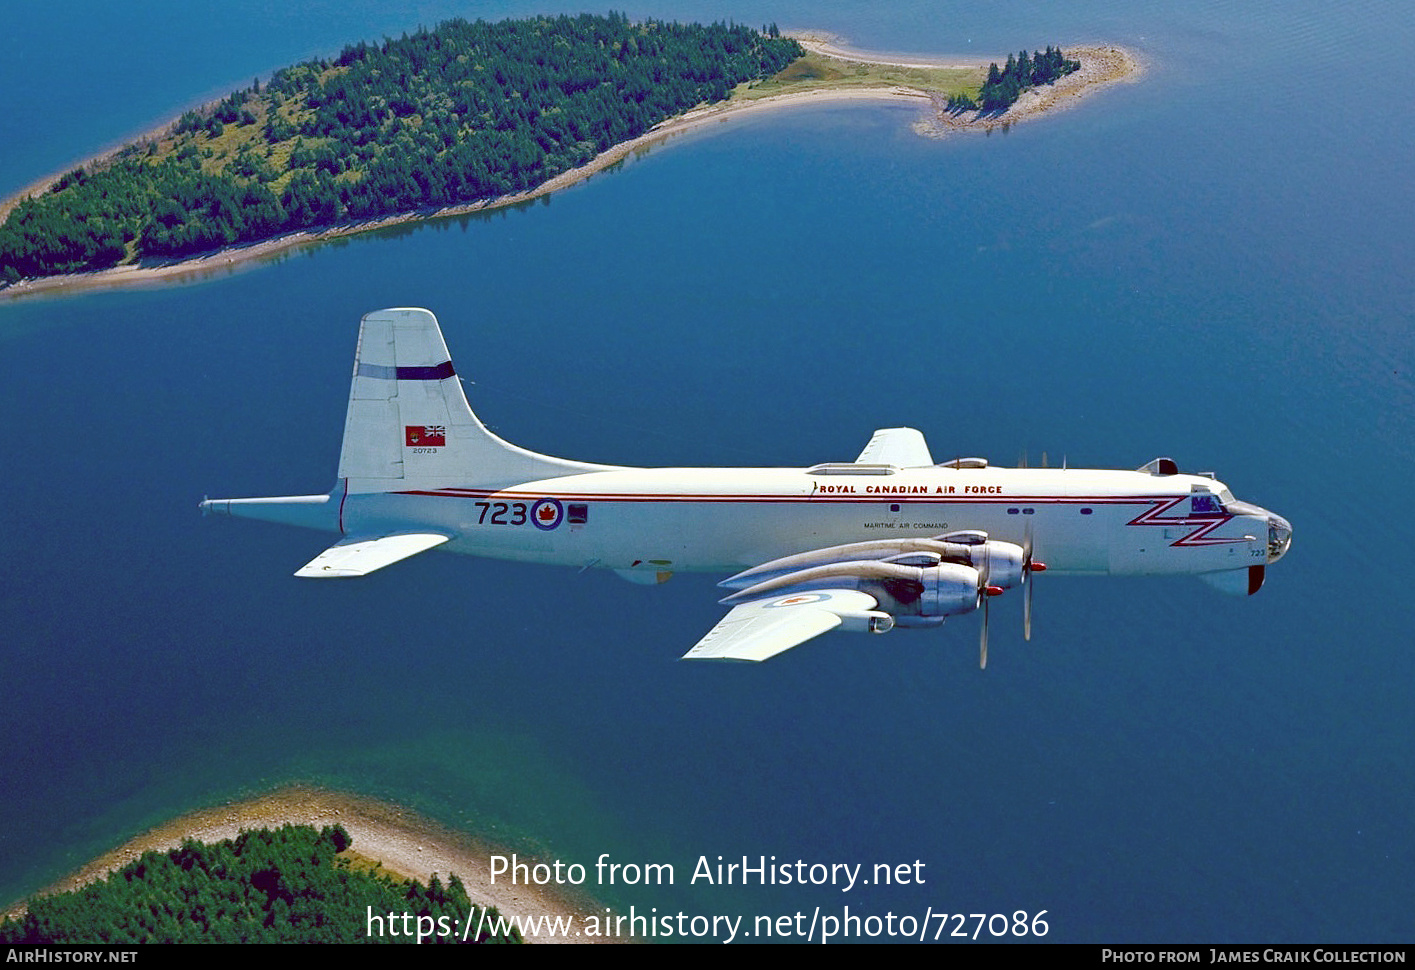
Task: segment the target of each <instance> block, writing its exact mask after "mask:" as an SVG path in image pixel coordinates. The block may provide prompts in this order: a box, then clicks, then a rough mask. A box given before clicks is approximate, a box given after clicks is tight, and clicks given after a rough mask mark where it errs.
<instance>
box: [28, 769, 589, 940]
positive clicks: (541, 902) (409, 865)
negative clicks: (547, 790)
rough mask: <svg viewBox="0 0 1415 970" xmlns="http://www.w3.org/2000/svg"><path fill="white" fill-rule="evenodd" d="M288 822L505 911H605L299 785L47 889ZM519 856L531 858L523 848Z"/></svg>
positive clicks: (166, 830) (170, 826)
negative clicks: (340, 829) (185, 846)
mask: <svg viewBox="0 0 1415 970" xmlns="http://www.w3.org/2000/svg"><path fill="white" fill-rule="evenodd" d="M287 822H289V823H293V824H297V825H313V826H315V827H316V828H320V827H323V826H325V825H343V826H344V828H345V830H347V831H348V832H349V834H350V835H351V836H353V839H354V845H353V849H352V851H354V852H356V853H358V854H359V855H362V856H364V857H366V858H370V859H374V860H377V861H379V862H381V863H382V864H383V868H385V869H387V870H389V871H390V872H392V873H394V874H396V875H398V876H401V877H404V878H412V879H417V880H419V881H420V882H422V883H424V884H425V883H427V881H428V880H429V879H430V878H431V877H432V874H433V873H437V874H438V877H439V878H440V879H442V880H443V881H444V882H445V881H446V880H447V878H448V876H449V875H451V874H452V873H456V874H457V875H458V876H459V877H460V878H461V880H462V883H463V885H464V886H465V887H466V889H467V895H468V896H470V897H471V899H472V902H474V903H478V904H482V905H488V906H495V907H497V909H499V910H500V911H501V913H502V915H504V916H508V917H516V916H523V917H530V918H535V917H540V916H572V917H574V916H579V915H581V914H587V913H590V912H591V911H593V912H600V910H599V908H598V907H597V905H596V904H595V903H594V901H593V900H591V899H589V898H588V897H576V896H572V895H569V894H557V893H554V892H550V891H547V890H546V889H543V888H541V887H536V886H531V887H526V886H510V885H505V884H504V880H505V877H504V876H502V877H500V878H499V880H498V885H497V886H496V887H495V888H494V889H493V887H492V885H491V871H490V859H491V856H492V854H494V853H497V854H502V855H509V854H510V852H509V851H508V850H503V849H499V848H495V847H492V846H489V845H486V844H484V843H481V842H479V841H477V840H476V839H473V838H472V837H471V836H468V835H465V834H463V833H460V832H455V831H453V830H451V829H448V828H446V827H445V826H442V825H439V824H437V823H436V822H433V821H431V820H429V819H426V818H424V817H422V816H420V815H418V814H417V813H416V812H413V811H411V810H409V809H405V808H402V807H400V806H397V805H392V804H389V803H387V802H380V801H377V800H375V799H372V798H363V797H360V796H357V795H349V794H345V793H342V792H332V791H327V790H324V789H321V788H312V787H306V786H300V785H295V786H290V787H287V788H282V789H279V790H278V791H274V792H271V793H269V794H266V795H261V796H259V797H256V798H252V799H249V800H246V801H240V802H233V803H231V804H228V805H222V806H220V807H217V808H210V809H205V810H203V811H199V812H194V813H192V814H190V815H185V816H182V817H181V818H177V819H173V820H172V821H171V822H168V823H166V824H164V825H160V826H158V827H157V828H155V829H152V830H151V831H148V832H144V833H143V834H142V835H139V836H138V837H136V838H134V839H132V840H131V841H129V842H127V843H126V844H124V845H122V846H120V847H119V848H117V849H114V850H113V851H112V852H108V853H105V854H104V855H102V856H100V857H99V858H97V859H95V860H93V861H92V862H91V863H89V864H88V865H86V866H84V867H83V868H82V869H81V870H79V871H78V872H76V873H74V874H73V875H71V876H68V877H67V878H65V879H62V880H60V881H59V882H58V883H56V884H55V885H53V886H50V887H49V888H48V889H46V890H44V892H46V893H53V892H67V891H69V890H73V889H77V888H78V887H80V886H84V885H87V884H88V883H90V882H93V881H95V880H98V879H102V878H103V877H104V876H106V875H107V874H108V873H110V872H113V871H114V870H116V869H120V868H122V867H123V866H125V865H127V864H128V863H129V862H132V861H134V860H135V859H137V858H138V857H139V856H141V855H142V854H143V853H144V852H146V851H148V850H149V849H151V850H156V851H159V852H160V851H165V850H167V849H174V848H177V847H179V846H180V845H181V844H182V840H183V839H188V838H190V839H196V840H198V841H201V842H218V841H220V840H222V839H230V838H235V837H236V836H237V835H239V834H240V832H241V830H242V829H256V828H262V827H270V828H274V827H278V826H280V825H284V824H285V823H287ZM520 858H521V859H524V858H525V856H524V854H521V856H520ZM23 912H24V903H23V902H21V903H18V904H16V905H15V906H13V907H11V908H9V909H8V910H7V911H6V912H5V913H3V914H0V915H3V916H5V917H9V916H15V915H18V914H20V913H23ZM577 922H578V921H577ZM526 942H527V943H587V942H601V941H600V940H589V939H585V938H583V937H551V936H540V937H536V938H530V937H527V939H526ZM606 942H612V941H606Z"/></svg>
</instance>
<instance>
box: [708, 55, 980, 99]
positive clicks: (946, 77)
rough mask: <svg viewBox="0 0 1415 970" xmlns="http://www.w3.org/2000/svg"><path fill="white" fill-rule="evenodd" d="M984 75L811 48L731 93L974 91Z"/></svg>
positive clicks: (757, 95) (763, 95) (751, 96)
mask: <svg viewBox="0 0 1415 970" xmlns="http://www.w3.org/2000/svg"><path fill="white" fill-rule="evenodd" d="M986 78H987V70H986V69H985V68H980V67H979V68H973V67H962V68H958V67H898V66H894V65H889V64H867V63H863V62H860V61H850V60H845V59H843V58H838V57H827V56H825V55H824V54H817V53H815V52H814V51H810V52H807V54H806V56H805V57H800V58H797V59H796V60H794V61H792V62H791V63H790V64H788V65H787V66H786V69H785V70H783V71H781V72H780V73H779V74H775V75H773V76H771V77H769V78H767V79H766V80H765V81H753V82H750V83H748V84H739V85H738V86H737V89H736V90H735V91H733V92H732V97H733V99H734V100H737V99H741V100H753V99H756V98H769V97H773V96H775V95H778V94H793V93H796V92H800V91H811V90H815V89H818V88H851V87H858V88H881V87H906V88H916V89H918V90H920V91H930V92H937V93H939V94H942V95H944V96H948V95H952V94H961V93H964V92H967V93H969V94H973V95H976V94H977V92H978V89H979V88H980V87H982V84H983V81H984V80H985V79H986Z"/></svg>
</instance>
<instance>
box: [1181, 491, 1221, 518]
mask: <svg viewBox="0 0 1415 970" xmlns="http://www.w3.org/2000/svg"><path fill="white" fill-rule="evenodd" d="M1189 507H1190V514H1191V515H1223V514H1224V510H1223V503H1222V502H1220V501H1219V498H1218V496H1217V495H1215V494H1214V493H1213V492H1200V491H1195V492H1194V493H1193V494H1192V495H1190V496H1189Z"/></svg>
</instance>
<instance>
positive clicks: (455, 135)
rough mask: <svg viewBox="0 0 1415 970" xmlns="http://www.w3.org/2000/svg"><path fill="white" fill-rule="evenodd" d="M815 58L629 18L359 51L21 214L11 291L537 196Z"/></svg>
mask: <svg viewBox="0 0 1415 970" xmlns="http://www.w3.org/2000/svg"><path fill="white" fill-rule="evenodd" d="M802 53H803V51H802V49H801V47H800V45H799V44H798V43H797V42H796V41H794V40H791V39H789V38H786V37H783V36H781V34H780V32H779V31H778V30H777V29H776V27H775V26H774V25H773V26H770V27H767V28H764V29H763V30H761V31H758V30H754V29H751V28H748V27H743V26H740V25H726V24H714V25H711V26H701V25H691V24H690V25H684V24H677V23H664V22H661V21H652V20H650V21H644V22H642V23H633V22H631V21H630V20H629V19H628V18H627V17H625V16H623V15H621V14H610V15H608V16H591V15H581V16H577V17H570V16H559V17H538V18H534V19H529V20H507V21H502V22H500V23H486V22H484V21H477V22H476V23H469V22H467V21H465V20H454V21H450V22H448V23H444V24H441V25H440V26H438V27H437V28H436V29H433V30H420V31H418V32H417V33H415V34H412V35H404V36H403V37H402V38H400V39H398V40H387V41H385V42H383V43H382V44H366V43H361V44H356V45H353V46H350V47H346V48H345V49H344V51H343V52H342V53H341V54H340V55H339V56H338V57H336V58H333V59H332V60H324V59H316V60H312V61H307V62H305V63H303V64H298V65H295V66H293V67H288V68H284V69H282V70H279V71H277V72H275V74H274V75H273V76H272V77H271V78H270V79H269V81H268V82H267V83H266V84H265V85H261V84H260V83H259V81H257V82H255V83H253V84H252V85H251V87H250V88H248V89H244V90H241V91H237V92H235V93H233V94H231V95H230V96H228V97H227V98H225V99H224V100H222V101H221V102H219V103H218V104H215V105H212V106H209V107H207V108H204V109H201V110H197V111H191V112H188V113H186V114H185V115H183V116H182V118H181V119H180V120H179V121H178V122H177V123H176V124H175V125H174V126H173V127H172V128H171V129H169V130H168V131H167V132H165V133H163V135H162V136H160V137H156V138H152V139H148V140H145V141H143V142H139V143H136V144H133V145H129V146H127V147H126V148H124V149H122V150H121V151H119V152H118V153H117V154H116V155H115V156H113V157H112V158H110V159H108V160H106V161H104V162H102V163H98V164H94V165H90V166H87V167H83V168H79V169H75V170H74V171H72V172H70V173H68V174H67V175H65V176H63V177H62V178H60V179H59V180H58V181H57V182H55V183H54V184H53V185H52V186H50V187H49V188H48V190H47V191H45V192H43V193H42V194H40V195H38V196H36V197H30V198H26V199H24V200H22V201H20V202H19V203H18V204H17V205H16V206H15V207H14V209H13V210H12V211H11V212H10V214H9V217H8V219H7V220H6V221H5V223H4V224H3V225H0V285H4V284H8V283H14V282H17V281H19V280H21V279H24V278H33V277H42V276H49V275H54V274H58V273H67V272H77V271H86V270H97V269H104V268H107V267H112V266H116V265H119V264H126V263H132V262H136V261H139V260H144V259H153V258H156V259H167V258H176V257H183V256H187V255H190V254H194V253H199V252H204V251H210V250H214V249H219V248H221V247H224V246H230V245H233V244H237V243H242V242H248V241H255V240H261V239H266V238H269V237H272V236H275V235H277V234H280V233H282V232H288V231H294V230H299V229H306V228H311V227H319V226H328V225H332V224H335V223H338V222H343V221H349V220H359V219H371V218H376V217H378V216H383V215H388V214H392V213H400V212H406V211H409V210H414V209H418V208H421V207H429V206H445V205H453V204H458V203H474V202H478V201H484V200H490V199H493V198H497V197H500V196H504V195H507V194H510V193H515V192H519V191H522V190H526V189H529V188H531V187H534V186H537V185H540V184H541V183H543V182H546V181H547V180H549V179H551V178H553V177H554V176H556V175H558V174H560V173H563V172H565V171H567V170H569V169H572V168H574V167H576V166H578V165H583V164H584V163H586V162H588V161H589V160H591V159H593V158H594V157H595V156H596V155H597V154H599V153H600V152H603V151H605V150H606V149H608V148H610V147H611V146H613V145H616V144H618V143H621V142H624V141H627V140H629V139H631V138H634V137H636V136H638V135H641V134H643V133H644V132H647V131H648V130H649V129H651V128H653V127H654V126H655V125H657V124H659V123H661V122H663V121H665V120H667V119H669V118H672V117H674V116H675V115H679V114H681V113H683V112H685V111H687V110H688V109H690V108H693V107H694V106H696V105H700V104H703V103H713V102H718V101H722V100H724V99H726V98H727V97H728V95H729V94H730V93H731V92H732V90H733V88H734V87H736V86H737V85H738V84H741V83H744V82H749V81H752V80H757V79H761V78H766V77H769V76H771V75H773V74H776V73H777V72H779V71H780V70H781V69H782V68H784V67H785V66H786V65H788V64H790V63H791V62H792V61H794V60H795V59H796V58H798V57H800V56H801V54H802Z"/></svg>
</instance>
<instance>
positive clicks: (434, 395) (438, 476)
mask: <svg viewBox="0 0 1415 970" xmlns="http://www.w3.org/2000/svg"><path fill="white" fill-rule="evenodd" d="M609 467H611V466H608V465H592V464H587V463H585V462H578V461H568V460H566V459H562V458H551V457H549V456H546V455H538V454H536V453H535V452H533V451H527V450H526V449H524V448H518V447H516V446H515V445H513V444H509V443H508V442H506V441H503V440H501V439H500V438H498V437H497V436H496V435H494V434H492V433H491V432H490V431H488V430H487V428H486V426H485V425H484V424H482V423H481V421H479V420H478V419H477V416H476V415H475V414H473V413H472V409H471V406H470V405H468V404H467V398H466V395H465V394H463V393H462V385H461V382H460V381H459V380H458V379H457V374H456V371H455V370H453V368H452V358H451V355H450V354H448V352H447V344H446V343H444V342H443V339H442V331H441V329H440V328H439V327H438V325H437V318H436V317H434V316H433V315H432V313H430V312H429V311H427V310H419V309H412V308H404V309H392V310H379V311H377V312H376V313H370V314H368V315H367V316H365V317H364V318H363V322H362V324H361V325H360V328H359V345H358V349H357V350H356V351H355V353H354V377H353V385H352V387H351V388H350V390H349V411H348V416H347V417H346V418H345V421H344V446H343V450H342V451H341V452H340V455H339V477H340V478H341V479H344V480H345V481H347V483H348V489H349V492H350V493H358V492H387V491H401V490H403V489H408V488H443V487H449V486H463V487H477V488H501V487H505V486H508V485H518V484H521V483H522V482H529V481H537V480H539V479H543V478H557V477H560V476H562V475H574V474H578V473H580V472H589V471H603V470H605V469H607V468H609Z"/></svg>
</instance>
